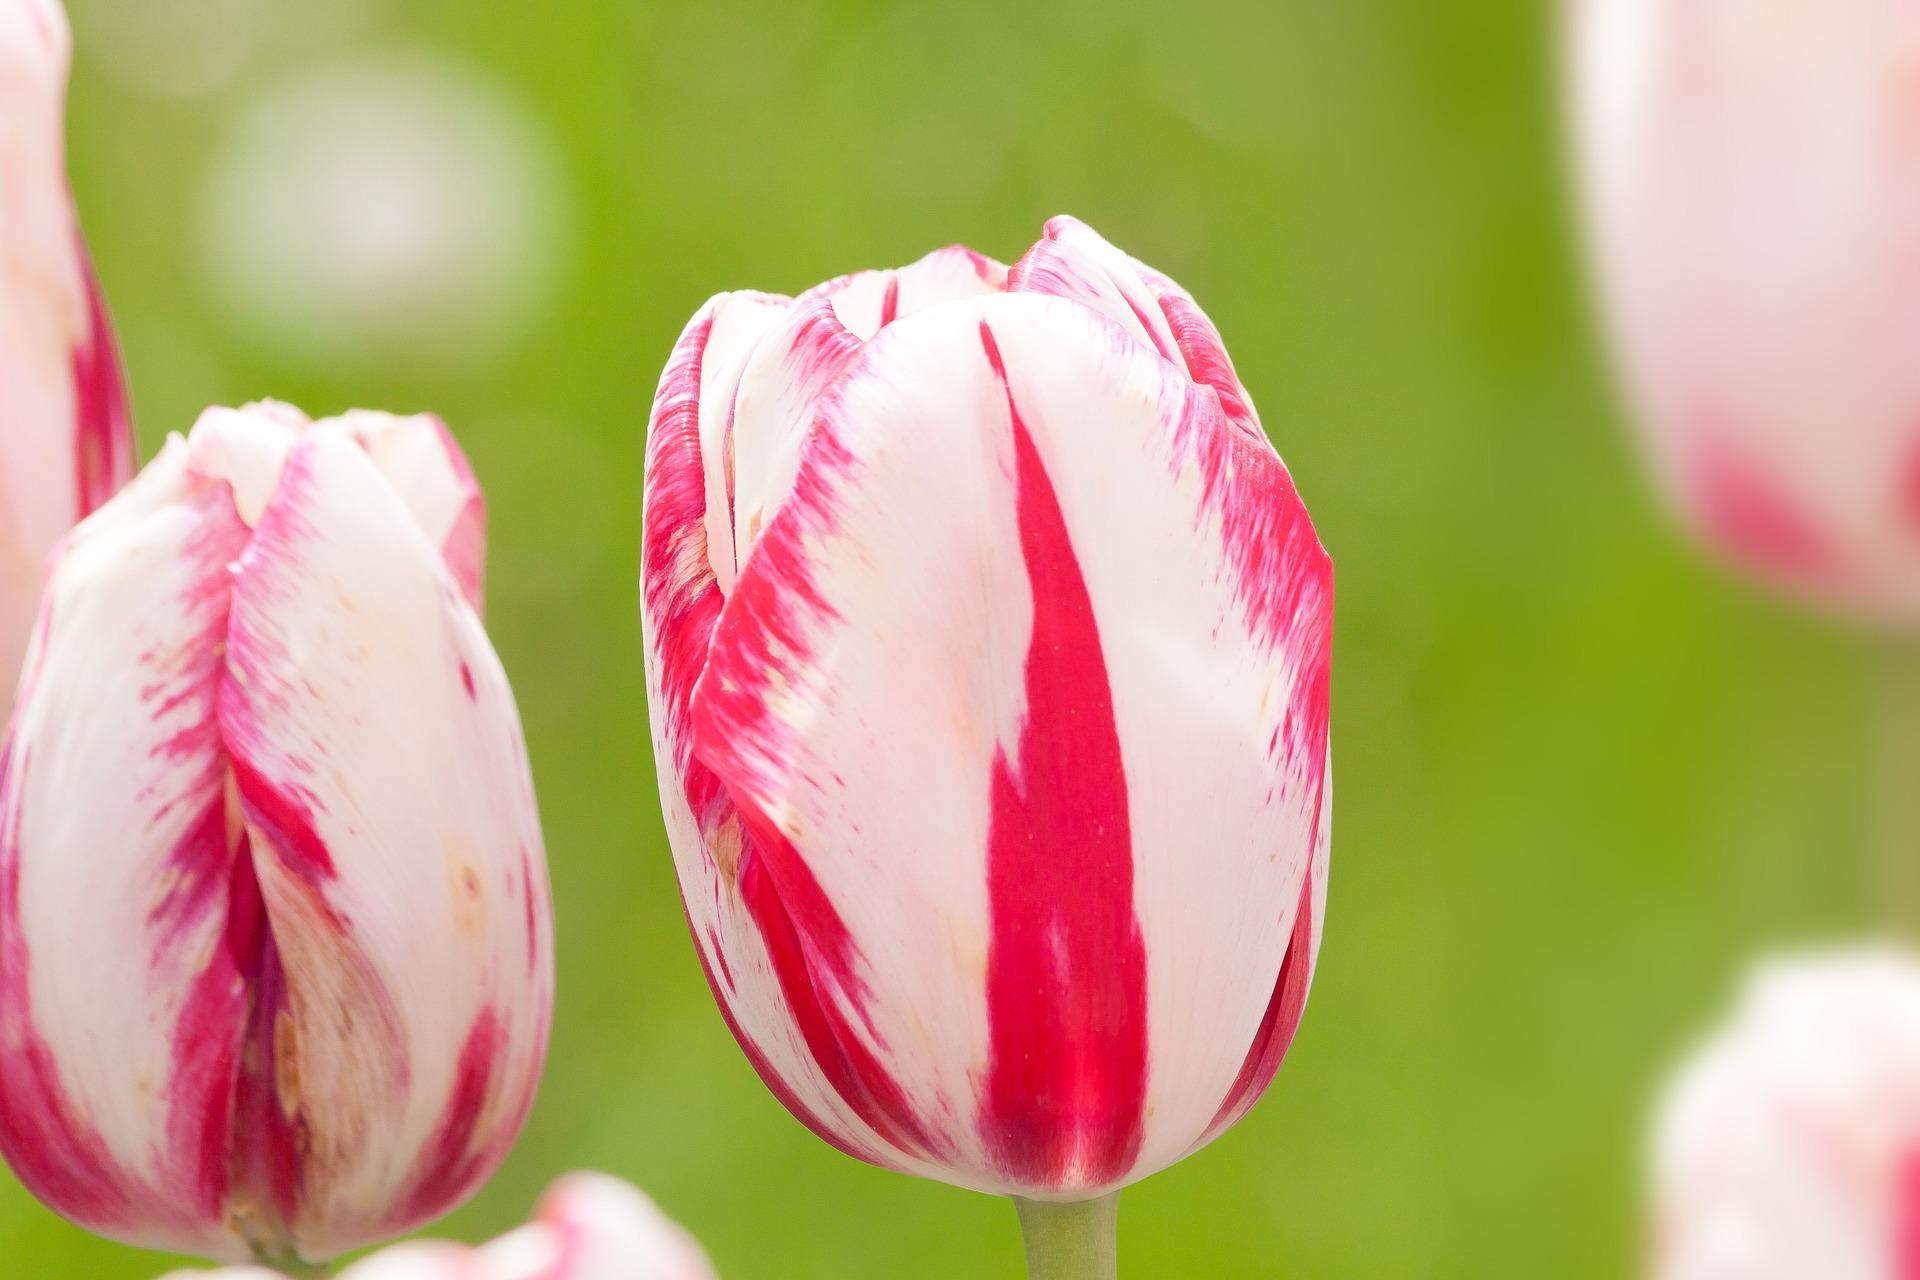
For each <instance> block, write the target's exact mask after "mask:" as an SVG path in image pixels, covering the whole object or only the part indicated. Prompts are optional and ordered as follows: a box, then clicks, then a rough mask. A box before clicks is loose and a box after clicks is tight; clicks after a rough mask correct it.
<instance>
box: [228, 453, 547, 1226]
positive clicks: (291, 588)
mask: <svg viewBox="0 0 1920 1280" xmlns="http://www.w3.org/2000/svg"><path fill="white" fill-rule="evenodd" d="M228 663H229V667H230V672H231V676H230V679H229V680H228V681H227V683H226V684H225V685H224V686H223V689H222V697H221V705H220V729H221V733H222V736H223V738H224V740H225V742H226V745H227V748H228V750H229V752H230V754H231V760H232V768H233V774H234V778H235V782H236V788H237V792H238V796H239V801H240V806H241V809H242V811H243V813H244V816H245V820H246V826H247V830H248V834H249V836H250V840H251V846H252V850H253V863H254V866H255V869H256V871H257V874H258V877H259V884H260V890H261V893H262V895H263V898H264V900H265V903H266V907H267V912H268V915H269V917H270V919H271V923H272V930H273V939H274V942H275V944H276V946H277V948H278V952H279V956H280V958H281V960H282V962H283V967H284V970H285V975H286V983H287V997H286V1008H285V1010H284V1014H283V1016H282V1017H281V1018H280V1019H279V1020H278V1022H277V1024H276V1026H275V1028H274V1037H273V1043H272V1048H273V1053H274V1064H273V1073H272V1078H274V1079H276V1080H278V1081H279V1082H280V1096H281V1098H282V1102H283V1105H284V1104H285V1103H286V1102H287V1101H288V1100H294V1099H297V1102H298V1106H299V1114H298V1117H297V1119H298V1123H299V1126H300V1132H301V1135H302V1161H301V1165H300V1170H299V1174H300V1180H301V1186H300V1198H299V1215H298V1218H297V1219H296V1220H295V1221H294V1222H292V1223H291V1224H289V1227H290V1232H291V1238H292V1242H293V1243H294V1245H295V1246H296V1247H297V1248H298V1250H299V1252H300V1253H301V1254H302V1255H303V1256H307V1257H326V1256H331V1255H333V1254H335V1253H337V1252H339V1251H341V1250H343V1249H346V1248H350V1247H353V1246H354V1245H357V1244H362V1243H365V1242H367V1241H369V1240H372V1239H376V1238H379V1237H381V1236H385V1235H391V1234H396V1233H398V1232H400V1231H404V1230H406V1229H409V1228H411V1227H412V1226H414V1225H417V1224H418V1223H420V1222H422V1221H424V1220H426V1219H428V1218H430V1217H433V1216H435V1215H437V1214H438V1213H440V1212H444V1211H445V1210H446V1209H447V1208H450V1207H451V1206H452V1205H453V1204H455V1203H457V1202H458V1201H459V1200H460V1199H461V1198H463V1197H464V1196H465V1195H466V1194H468V1193H469V1192H470V1191H471V1190H472V1189H473V1187H474V1186H475V1185H476V1184H477V1183H478V1181H479V1179H480V1178H482V1177H483V1176H484V1175H485V1174H486V1173H488V1172H490V1171H491V1170H492V1168H493V1167H494V1166H495V1165H496V1164H497V1162H498V1160H499V1158H500V1156H501V1155H502V1154H503V1153H504V1150H505V1148H506V1146H507V1145H509V1144H510V1143H511V1142H512V1140H513V1138H514V1137H515V1136H516V1135H517V1133H518V1131H519V1129H520V1125H521V1123H522V1121H523V1119H524V1117H525V1114H526V1111H527V1108H528V1107H529V1105H530V1104H531V1101H532V1095H533V1087H534V1084H535V1082H536V1080H537V1078H538V1075H539V1068H540V1065H541V1061H542V1059H543V1057H544V1052H545V1036H546V1027H547V1019H548V1008H549V1005H550V1001H551V987H552V950H551V948H552V939H551V936H550V929H549V926H548V924H547V920H548V907H547V899H546V893H547V889H546V883H545V870H544V869H545V861H544V855H543V853H542V850H541V842H540V833H539V825H538V821H537V818H536V816H535V810H534V801H533V791H532V784H531V780H530V778H529V777H528V775H527V771H526V765H525V756H524V750H523V748H522V745H521V742H520V729H519V724H518V719H517V715H516V713H515V711H514V706H513V699H512V696H511V693H510V691H509V690H508V687H507V683H506V677H505V675H504V673H503V672H502V671H501V668H500V665H499V662H498V660H497V659H496V658H495V656H494V654H493V651H492V648H491V647H490V645H489V644H488V642H487V639H486V636H485V634H484V632H483V631H482V630H481V627H480V624H479V621H478V619H477V618H476V617H475V615H474V613H473V611H472V609H471V608H469V607H468V605H467V603H466V600H465V599H464V598H463V597H462V595H461V593H460V590H459V588H458V587H457V586H456V584H455V583H454V581H453V579H452V577H451V575H450V573H449V571H448V569H447V568H446V566H445V564H444V563H443V562H442V560H441V558H440V554H439V548H437V547H435V546H434V545H432V544H431V543H430V542H429V541H428V535H427V534H425V533H423V532H422V530H421V529H420V527H419V526H418V525H417V524H416V523H415V521H414V519H413V516H412V515H411V513H410V512H409V511H408V509H407V507H406V505H405V504H404V503H403V502H402V500H401V499H400V498H399V497H398V496H397V495H396V494H395V492H394V490H393V489H392V488H391V487H389V486H388V485H387V484H386V483H384V482H383V481H382V479H381V477H380V474H379V471H378V469H377V468H376V466H375V464H374V462H373V461H372V460H371V459H370V458H369V457H368V456H367V454H366V453H365V452H364V451H363V450H362V449H360V448H359V447H357V446H356V445H355V444H354V443H353V442H352V441H351V440H350V439H348V438H347V437H346V435H345V434H344V433H340V432H331V431H321V430H316V431H314V432H311V433H309V434H308V435H306V436H305V437H304V438H302V439H301V440H300V442H299V443H298V444H296V445H295V446H294V447H293V449H292V451H291V452H290V453H289V455H288V456H287V459H286V463H285V466H284V468H283V469H282V471H281V474H280V478H279V485H278V488H277V489H276V490H275V492H274V495H273V497H272V499H271V500H270V501H269V502H268V503H267V505H266V507H265V508H264V510H263V511H262V514H261V517H260V520H259V524H258V526H257V527H256V528H255V530H254V533H253V537H252V540H251V541H250V542H249V543H248V545H247V547H246V550H245V552H244V553H243V554H242V556H241V557H240V560H239V562H238V564H237V565H236V567H235V570H234V585H233V597H232V613H231V621H230V628H229V639H228ZM296 1081H297V1090H296V1089H295V1088H294V1087H293V1086H294V1083H295V1082H296ZM395 1153H400V1154H399V1156H396V1154H395Z"/></svg>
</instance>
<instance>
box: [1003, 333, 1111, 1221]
mask: <svg viewBox="0 0 1920 1280" xmlns="http://www.w3.org/2000/svg"><path fill="white" fill-rule="evenodd" d="M980 340H981V343H982V345H983V346H984V348H985V350H986V355H987V359H988V362H989V363H990V364H991V365H992V367H993V372H994V374H995V376H996V377H998V378H999V379H1000V382H1001V384H1002V386H1003V387H1004V388H1005V389H1006V394H1007V412H1008V416H1009V418H1010V419H1011V425H1012V432H1013V444H1014V459H1015V480H1016V484H1017V494H1018V497H1017V501H1018V515H1019V527H1020V545H1021V550H1022V553H1023V554H1024V556H1025V558H1026V564H1027V574H1028V578H1029V580H1030V581H1031V583H1032V589H1033V639H1032V642H1031V647H1030V648H1029V649H1028V652H1027V662H1026V677H1025V679H1026V718H1025V721H1024V722H1023V724H1022V725H1021V730H1020V741H1019V744H1018V757H1017V758H1016V759H1013V760H1009V759H1008V758H1007V755H1006V753H1005V750H1004V748H1003V749H1002V750H1001V751H1000V752H999V753H997V754H996V757H995V760H994V768H993V777H992V782H991V801H990V802H991V819H990V828H989V833H988V853H987V888H988V896H989V900H990V910H991V926H992V939H991V942H990V944H989V946H988V952H987V1013H988V1023H989V1034H990V1049H989V1054H990V1057H989V1066H988V1073H987V1081H986V1093H985V1098H984V1100H983V1103H982V1107H981V1119H980V1124H981V1132H982V1136H983V1138H984V1140H985V1142H986V1144H987V1147H988V1150H989V1151H990V1152H991V1153H992V1155H993V1158H994V1159H995V1161H996V1162H997V1164H998V1165H999V1167H1000V1169H1001V1170H1002V1172H1004V1173H1005V1174H1007V1175H1008V1176H1009V1177H1011V1178H1014V1179H1018V1180H1019V1181H1021V1182H1024V1183H1028V1184H1034V1185H1041V1186H1045V1185H1058V1184H1062V1183H1066V1182H1069V1181H1071V1182H1075V1183H1079V1184H1097V1183H1101V1182H1108V1181H1112V1180H1114V1179H1116V1178H1118V1177H1120V1176H1122V1175H1123V1174H1124V1173H1125V1171H1126V1170H1127V1169H1128V1168H1129V1167H1130V1166H1131V1165H1132V1163H1133V1160H1134V1157H1135V1156H1136V1154H1137V1153H1138V1152H1139V1149H1140V1142H1141V1128H1142V1111H1143V1107H1144V1104H1145V1099H1146V1085H1147V1044H1146V1028H1147V960H1146V947H1145V943H1144V941H1143V939H1142V937H1141V933H1140V924H1139V919H1138V917H1137V916H1136V914H1135V912H1134V906H1133V847H1132V835H1131V830H1130V826H1129V821H1128V798H1127V779H1126V770H1125V767H1124V765H1123V763H1122V761H1121V756H1120V736H1119V731H1118V729H1117V727H1116V725H1115V722H1114V712H1113V697H1112V691H1111V688H1110V686H1109V684H1108V679H1107V667H1106V658H1105V655H1104V653H1103V652H1102V650H1101V645H1100V629H1099V624H1098V622H1097V621H1096V620H1095V618H1094V615H1093V602H1092V600H1091V598H1090V597H1089V596H1088V593H1087V586H1086V581H1085V579H1084V577H1083V576H1082V574H1081V571H1080V564H1079V560H1078V558H1077V557H1076V555H1075V554H1074V549H1073V544H1072V540H1071V538H1070V536H1069V534H1068V531H1067V527H1066V520H1065V517H1064V516H1063V514H1062V512H1061V509H1060V502H1059V499H1058V497H1057V496H1056V495H1055V493H1054V490H1053V485H1052V482H1051V481H1050V480H1049V478H1048V476H1047V473H1046V469H1045V466H1044V464H1043V463H1042V461H1041V459H1040V455H1039V451H1038V449H1037V448H1036V447H1035V445H1034V442H1033V437H1032V435H1031V433H1030V432H1029V431H1028V429H1027V426H1026V424H1025V422H1023V421H1022V420H1021V417H1020V411H1019V408H1018V406H1017V405H1016V404H1015V402H1014V396H1013V390H1012V386H1011V384H1010V383H1009V382H1008V380H1007V375H1006V369H1005V366H1004V364H1003V363H1002V361H1001V357H1000V352H999V349H998V346H997V345H996V343H995V342H994V338H993V333H992V331H991V330H990V329H989V328H988V327H987V325H986V323H985V322H984V321H982V322H981V326H980Z"/></svg>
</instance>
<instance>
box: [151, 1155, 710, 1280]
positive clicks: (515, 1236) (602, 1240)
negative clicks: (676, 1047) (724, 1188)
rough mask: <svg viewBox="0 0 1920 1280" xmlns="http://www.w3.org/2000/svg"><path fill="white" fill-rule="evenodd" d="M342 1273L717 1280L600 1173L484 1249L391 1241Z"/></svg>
mask: <svg viewBox="0 0 1920 1280" xmlns="http://www.w3.org/2000/svg"><path fill="white" fill-rule="evenodd" d="M165 1280H284V1278H283V1277H282V1276H281V1275H280V1273H278V1272H275V1271H269V1270H264V1269H262V1268H258V1267H230V1268H227V1269H226V1270H224V1271H196V1272H188V1271H181V1272H176V1273H175V1274H173V1275H171V1276H168V1277H165ZM339 1280H713V1267H712V1264H710V1263H709V1262H708V1261H707V1256H706V1254H705V1253H704V1252H702V1251H701V1248H700V1245H699V1243H698V1242H696V1241H695V1240H694V1238H693V1237H692V1236H690V1235H688V1234H687V1233H686V1232H685V1231H684V1230H683V1229H681V1227H680V1226H679V1225H678V1224H676V1223H675V1222H674V1221H673V1220H672V1219H670V1218H668V1217H667V1216H666V1215H665V1214H664V1213H662V1212H660V1210H659V1208H657V1207H656V1206H655V1205H654V1203H653V1201H651V1200H649V1199H647V1197H645V1196H644V1195H642V1194H640V1192H638V1191H636V1190H635V1189H634V1188H633V1187H631V1186H629V1185H627V1184H626V1183H624V1182H622V1181H620V1180H619V1179H618V1178H610V1177H608V1176H606V1175H605V1174H598V1173H575V1174H569V1175H568V1176H567V1177H565V1178H562V1179H561V1180H560V1181H559V1182H557V1183H555V1184H554V1185H553V1188H552V1189H551V1190H549V1191H548V1192H547V1194H546V1196H545V1198H543V1199H542V1200H541V1202H540V1206H539V1208H538V1210H537V1211H536V1212H535V1215H534V1220H533V1221H532V1222H531V1223H528V1224H527V1225H526V1226H524V1227H521V1228H519V1229H518V1230H515V1231H512V1232H510V1233H508V1234H507V1235H504V1236H502V1237H500V1238H499V1239H498V1240H495V1241H494V1242H493V1243H491V1244H487V1245H482V1246H481V1247H479V1248H477V1249H476V1248H468V1247H466V1246H464V1245H457V1244H447V1243H443V1242H439V1241H416V1242H412V1243H408V1244H400V1245H394V1246H393V1247H391V1248H389V1249H385V1250H382V1251H381V1252H379V1253H376V1254H373V1255H371V1256H369V1257H366V1258H362V1259H361V1260H360V1261H359V1262H357V1263H355V1264H354V1265H353V1266H351V1267H348V1268H347V1269H346V1270H345V1271H343V1272H341V1273H340V1277H339Z"/></svg>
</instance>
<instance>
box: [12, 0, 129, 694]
mask: <svg viewBox="0 0 1920 1280" xmlns="http://www.w3.org/2000/svg"><path fill="white" fill-rule="evenodd" d="M70 48H71V37H70V35H69V32H68V29H67V21H66V15H65V14H64V13H63V12H61V10H60V7H59V5H58V4H56V3H53V0H0V712H4V711H5V710H6V708H7V706H8V705H9V701H10V699H11V698H12V696H13V685H14V679H15V677H16V676H18V674H19V672H20V658H21V655H22V654H23V653H24V652H25V651H26V647H27V639H28V637H29V636H30V635H31V634H32V631H33V615H34V608H35V605H36V602H37V601H38V600H39V598H40V573H41V568H42V566H43V565H44V564H45V562H46V558H47V554H48V553H49V552H50V551H52V550H53V545H54V543H55V542H56V541H58V540H59V538H60V536H61V535H62V534H64V533H65V532H66V531H67V530H68V529H69V528H71V527H72V526H73V523H74V522H75V521H76V520H78V519H80V517H82V516H84V515H86V514H87V513H88V512H89V511H92V510H93V509H94V508H95V507H96V506H98V505H99V504H100V503H101V502H102V501H104V500H105V499H106V497H107V496H108V495H109V494H111V493H112V492H113V491H114V490H115V489H118V488H119V487H120V486H121V485H122V484H124V483H125V482H126V480H127V477H128V476H130V475H131V474H132V473H133V436H132V431H131V427H130V424H129V421H128V416H127V398H126V391H125V388H124V386H123V383H122V379H121V375H120V361H119V357H118V355H117V354H116V352H115V350H114V344H113V334H112V332H111V330H110V329H109V327H108V323H107V314H106V308H105V306H104V305H103V304H102V302H101V300H100V292H99V289H98V288H97V287H96V285H95V283H94V279H93V271H92V268H91V267H89V266H88V263H87V257H86V251H85V249H83V248H82V247H81V244H80V232H79V227H78V224H77V223H76V222H75V219H74V209H73V199H72V197H71V196H70V195H69V194H68V192H67V177H66V120H65V116H66V106H65V101H66V89H67V61H68V57H69V53H70Z"/></svg>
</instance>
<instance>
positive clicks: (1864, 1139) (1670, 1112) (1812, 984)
mask: <svg viewBox="0 0 1920 1280" xmlns="http://www.w3.org/2000/svg"><path fill="white" fill-rule="evenodd" d="M1654 1158H1655V1163H1654V1218H1655V1222H1654V1225H1655V1241H1654V1254H1655V1259H1654V1261H1655V1266H1654V1274H1655V1275H1657V1276H1658V1277H1659V1278H1660V1280H1806V1278H1807V1277H1810V1276H1819V1277H1820V1278H1821V1280H1898V1278H1899V1277H1905V1276H1912V1275H1916V1274H1920V960H1916V959H1915V958H1914V957H1913V956H1912V955H1911V954H1909V953H1907V952H1905V951H1901V950H1896V949H1893V948H1884V949H1865V948H1863V949H1859V950H1851V951H1841V952H1835V953H1829V954H1815V955H1808V956H1795V957H1790V958H1783V959H1779V960H1774V961H1771V962H1769V963H1767V964H1765V965H1763V966H1761V967H1760V968H1759V970H1758V971H1757V972H1756V973H1755V974H1754V975H1753V977H1752V978H1751V979H1750V981H1749V983H1748V986H1747V990H1746V993H1745V996H1744V997H1743V999H1742V1000H1741V1002H1740V1005H1739V1007H1738V1008H1737V1009H1736V1010H1735V1012H1734V1015H1733V1017H1732V1018H1731V1019H1730V1020H1729V1022H1728V1023H1727V1024H1726V1025H1725V1026H1723V1027H1721V1028H1720V1029H1719V1030H1718V1031H1716V1032H1715V1033H1714V1035H1713V1036H1712V1037H1711V1038H1710V1039H1709V1040H1708V1041H1707V1043H1706V1044H1705V1045H1704V1046H1702V1047H1701V1048H1700V1049H1699V1050H1698V1051H1696V1052H1695V1053H1694V1055H1693V1056H1692V1057H1691V1058H1690V1059H1689V1060H1688V1062H1687V1064H1686V1065H1685V1067H1684V1069H1683V1070H1682V1071H1681V1072H1680V1073H1679V1075H1678V1076H1677V1078H1676V1079H1675V1081H1674V1082H1673V1084H1672V1085H1671V1087H1670V1088H1669V1090H1668V1093H1667V1096H1666V1098H1665V1101H1664V1102H1663V1104H1662V1106H1661V1109H1660V1115H1659V1120H1658V1127H1657V1133H1656V1141H1655V1151H1654Z"/></svg>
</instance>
